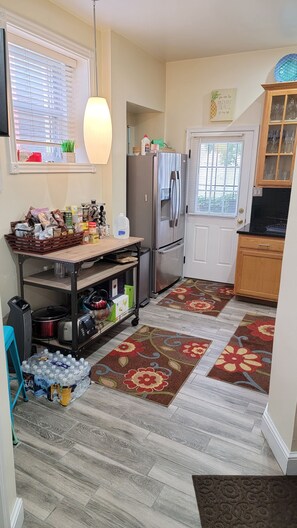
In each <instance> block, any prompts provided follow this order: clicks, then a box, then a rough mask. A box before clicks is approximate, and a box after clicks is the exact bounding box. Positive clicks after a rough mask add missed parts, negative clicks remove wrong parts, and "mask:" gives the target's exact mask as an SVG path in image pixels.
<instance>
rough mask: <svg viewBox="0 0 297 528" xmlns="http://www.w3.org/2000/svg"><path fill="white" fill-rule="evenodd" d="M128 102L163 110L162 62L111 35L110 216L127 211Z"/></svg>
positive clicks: (163, 66)
mask: <svg viewBox="0 0 297 528" xmlns="http://www.w3.org/2000/svg"><path fill="white" fill-rule="evenodd" d="M127 102H130V103H134V104H137V105H139V106H143V107H146V108H151V109H152V110H155V111H159V112H164V110H165V65H164V63H162V62H160V61H158V60H156V59H154V58H153V57H151V56H150V55H148V54H147V53H145V52H144V51H143V50H141V49H140V48H137V47H135V46H133V44H131V43H130V42H129V41H128V40H126V39H124V38H123V37H121V36H119V35H117V34H115V33H112V35H111V111H112V122H113V147H112V179H111V178H109V179H108V180H106V181H104V182H103V186H104V192H105V193H107V194H109V195H111V196H112V209H113V211H112V213H113V216H115V215H117V214H118V213H120V212H125V211H126V137H127Z"/></svg>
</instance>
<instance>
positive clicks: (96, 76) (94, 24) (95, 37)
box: [93, 0, 99, 97]
mask: <svg viewBox="0 0 297 528" xmlns="http://www.w3.org/2000/svg"><path fill="white" fill-rule="evenodd" d="M96 1H97V0H93V26H94V51H95V88H96V92H95V94H96V96H97V97H98V95H99V93H98V72H97V36H96Z"/></svg>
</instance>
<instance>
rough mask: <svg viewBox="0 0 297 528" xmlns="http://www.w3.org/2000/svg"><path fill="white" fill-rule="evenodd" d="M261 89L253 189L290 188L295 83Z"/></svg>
mask: <svg viewBox="0 0 297 528" xmlns="http://www.w3.org/2000/svg"><path fill="white" fill-rule="evenodd" d="M262 86H263V88H264V90H265V103H264V112H263V119H262V126H261V133H260V143H259V152H258V163H257V175H256V186H258V187H291V184H292V177H293V169H294V162H295V153H296V146H297V82H279V83H274V84H262Z"/></svg>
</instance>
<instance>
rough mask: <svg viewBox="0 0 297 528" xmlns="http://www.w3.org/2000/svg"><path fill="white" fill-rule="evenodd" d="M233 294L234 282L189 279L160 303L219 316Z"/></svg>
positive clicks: (174, 307)
mask: <svg viewBox="0 0 297 528" xmlns="http://www.w3.org/2000/svg"><path fill="white" fill-rule="evenodd" d="M233 296H234V292H233V284H226V283H222V282H211V281H204V280H200V279H187V280H186V281H185V282H183V283H182V284H180V285H179V286H177V287H176V288H174V290H172V291H171V292H170V293H169V294H168V295H166V297H164V299H162V300H161V301H159V302H158V305H160V306H165V307H166V308H172V309H174V310H183V311H186V312H193V313H200V314H206V315H212V316H213V317H217V316H218V315H219V313H220V312H221V311H222V309H223V308H224V307H225V305H226V304H227V302H228V301H230V299H232V297H233Z"/></svg>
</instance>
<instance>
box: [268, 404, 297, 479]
mask: <svg viewBox="0 0 297 528" xmlns="http://www.w3.org/2000/svg"><path fill="white" fill-rule="evenodd" d="M267 408H268V405H267V406H266V409H265V411H264V414H263V418H262V424H261V429H262V433H263V435H264V436H265V438H266V440H267V442H268V445H269V447H270V449H271V450H272V452H273V454H274V456H275V458H276V460H277V462H278V463H279V465H280V467H281V470H282V471H283V473H284V474H285V475H297V451H289V449H288V447H287V445H286V444H285V442H284V441H283V439H282V437H281V436H280V434H279V432H278V430H277V428H276V427H275V425H274V423H273V421H272V419H271V417H270V415H269V413H268V411H267Z"/></svg>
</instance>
